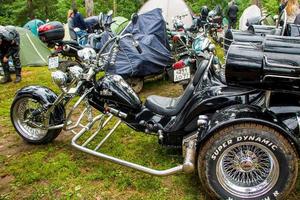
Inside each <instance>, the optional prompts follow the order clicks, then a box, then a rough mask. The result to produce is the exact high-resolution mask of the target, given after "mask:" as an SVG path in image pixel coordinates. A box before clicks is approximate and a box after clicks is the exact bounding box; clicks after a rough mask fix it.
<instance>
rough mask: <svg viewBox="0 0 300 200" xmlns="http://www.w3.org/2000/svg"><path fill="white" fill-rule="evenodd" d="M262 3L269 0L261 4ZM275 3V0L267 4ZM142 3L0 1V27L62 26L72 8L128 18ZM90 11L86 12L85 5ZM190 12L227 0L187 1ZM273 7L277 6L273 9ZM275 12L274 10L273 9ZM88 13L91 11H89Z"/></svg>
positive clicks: (224, 3) (223, 4)
mask: <svg viewBox="0 0 300 200" xmlns="http://www.w3.org/2000/svg"><path fill="white" fill-rule="evenodd" d="M236 1H237V3H238V5H239V7H240V10H241V12H242V11H243V9H244V8H245V7H247V6H248V5H249V2H250V0H236ZM263 1H265V2H267V1H269V0H263ZM270 1H272V2H273V1H276V0H270ZM145 2H146V0H26V1H24V0H14V1H11V0H0V11H1V12H0V24H1V25H8V24H13V25H18V26H23V25H24V24H25V23H26V22H27V21H29V20H30V18H33V17H36V18H38V19H41V20H46V19H50V20H51V21H54V20H57V21H61V22H63V23H66V21H67V11H68V10H69V9H71V8H74V7H76V8H77V9H78V11H79V12H80V13H81V14H83V15H84V16H89V15H91V14H96V15H98V14H99V13H100V12H104V13H105V12H107V11H109V10H112V9H114V8H115V10H116V13H115V16H123V17H126V18H130V16H131V15H132V13H135V12H137V11H138V10H139V8H140V7H141V6H142V5H143V4H144V3H145ZM91 3H93V5H94V9H92V7H91V9H86V7H89V5H92V4H91ZM187 3H188V4H189V5H190V7H191V9H192V10H193V11H194V12H195V13H199V11H200V7H201V6H203V5H207V6H209V7H210V9H213V8H214V7H215V5H217V4H219V5H221V7H222V8H223V9H224V8H226V6H227V4H228V1H227V0H187ZM114 6H115V7H114ZM276 7H277V6H276ZM276 9H277V8H276ZM90 10H92V11H90ZM93 11H94V12H93Z"/></svg>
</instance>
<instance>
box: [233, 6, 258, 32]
mask: <svg viewBox="0 0 300 200" xmlns="http://www.w3.org/2000/svg"><path fill="white" fill-rule="evenodd" d="M261 17H262V16H261V10H260V9H259V7H257V5H252V6H249V7H248V8H246V9H245V10H244V12H243V14H242V16H241V18H240V23H239V24H240V25H239V30H241V31H246V30H247V29H248V26H247V23H248V24H249V23H251V22H250V21H252V20H254V19H261Z"/></svg>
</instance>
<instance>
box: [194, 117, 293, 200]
mask: <svg viewBox="0 0 300 200" xmlns="http://www.w3.org/2000/svg"><path fill="white" fill-rule="evenodd" d="M198 172H199V177H200V180H201V182H202V184H203V186H204V187H205V188H206V189H207V191H208V193H209V195H210V196H211V197H213V198H214V199H217V198H218V199H250V200H254V199H284V198H285V197H286V196H287V195H288V194H289V193H290V192H291V190H292V189H293V188H294V186H295V182H296V179H297V174H298V158H297V154H296V152H295V150H294V148H293V146H292V145H291V144H290V143H289V141H288V140H287V139H286V138H285V137H283V136H282V134H280V133H279V132H277V131H276V130H274V129H272V128H269V127H267V126H262V125H259V124H253V123H245V124H240V125H234V126H230V127H228V128H224V129H223V130H220V131H218V132H216V133H215V134H214V135H213V137H211V138H210V139H209V140H208V141H207V142H206V143H205V144H204V146H203V148H201V149H200V153H199V156H198Z"/></svg>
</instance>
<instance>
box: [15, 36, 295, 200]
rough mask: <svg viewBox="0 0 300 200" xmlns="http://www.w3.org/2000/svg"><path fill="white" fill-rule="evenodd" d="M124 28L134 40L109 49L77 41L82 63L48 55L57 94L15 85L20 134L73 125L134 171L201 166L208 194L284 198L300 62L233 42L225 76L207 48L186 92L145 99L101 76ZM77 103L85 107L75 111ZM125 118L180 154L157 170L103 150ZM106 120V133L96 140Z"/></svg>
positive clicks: (38, 139)
mask: <svg viewBox="0 0 300 200" xmlns="http://www.w3.org/2000/svg"><path fill="white" fill-rule="evenodd" d="M125 37H127V38H132V39H133V37H132V35H131V34H125V35H123V36H116V37H114V38H112V39H110V40H109V42H108V43H107V44H106V45H105V46H104V47H103V49H105V48H109V51H104V50H103V49H102V50H101V51H100V52H99V53H98V54H96V52H95V51H94V50H93V49H89V48H84V49H83V50H80V51H79V52H78V55H80V57H81V60H83V62H82V63H80V65H75V66H71V67H68V68H67V69H59V68H57V67H58V63H56V64H55V62H54V61H51V62H50V63H51V64H50V65H49V68H50V69H51V70H53V72H52V78H53V81H54V82H55V83H56V84H57V85H58V86H59V88H60V89H61V94H60V95H57V94H55V93H54V92H53V91H52V90H51V89H49V88H46V87H43V86H28V87H25V88H23V89H21V90H19V91H18V92H17V93H16V96H15V99H14V101H13V104H12V106H11V120H12V123H13V125H14V127H15V129H16V131H17V133H18V134H19V135H20V136H21V137H22V138H23V139H24V140H25V141H27V142H29V143H31V144H46V143H49V142H51V141H53V140H54V139H55V138H56V137H57V136H58V135H59V134H60V132H61V131H62V130H64V131H72V132H74V133H75V134H76V135H75V136H74V137H73V139H72V146H74V147H75V148H77V149H79V150H81V151H83V152H86V153H89V154H92V155H94V156H97V157H99V158H102V159H105V160H108V161H111V162H114V163H117V164H120V165H123V166H126V167H129V168H132V169H135V170H138V171H142V172H145V173H148V174H151V175H155V176H168V175H173V174H177V173H182V172H183V173H194V172H198V175H199V178H200V180H201V182H202V187H204V188H205V189H206V190H207V191H208V193H207V194H209V195H210V196H212V197H213V198H214V199H217V198H218V199H251V200H254V199H284V198H285V197H286V196H287V195H288V194H289V193H290V191H291V190H292V189H293V188H294V185H295V181H296V179H297V174H298V153H299V149H300V146H299V136H300V134H299V130H300V129H299V123H300V115H299V113H300V106H299V100H300V96H299V91H300V89H299V78H298V75H299V67H297V66H293V65H291V64H278V63H275V62H273V61H272V60H270V59H268V57H267V56H266V55H265V54H264V52H263V51H262V50H261V48H258V47H255V46H253V45H252V46H251V45H249V46H243V45H240V44H236V45H234V44H233V45H232V46H231V48H230V50H229V53H228V56H227V65H226V79H227V84H224V83H222V81H220V80H219V78H218V77H217V76H216V75H215V71H214V69H213V67H212V63H213V55H212V56H210V57H209V58H208V59H206V60H203V59H199V60H197V65H198V67H197V71H196V73H195V76H194V77H193V80H192V81H191V82H190V84H189V85H188V86H187V88H186V90H185V91H184V93H183V94H182V96H180V97H178V98H168V97H162V96H150V97H148V98H147V99H146V101H145V102H144V103H142V102H141V100H140V98H139V97H138V96H137V95H136V93H135V92H134V91H133V89H132V88H131V87H130V86H129V85H128V84H127V83H126V82H125V81H124V80H123V78H122V77H121V76H118V75H111V74H109V73H100V74H102V75H101V76H100V75H99V72H101V71H104V72H105V71H106V70H107V68H109V67H113V66H114V63H115V58H116V54H118V46H119V43H120V41H122V39H124V38H125ZM133 40H134V39H133ZM133 44H135V45H136V46H135V47H136V50H137V52H140V53H141V52H142V51H141V48H140V47H139V46H138V43H137V42H136V41H135V42H133ZM103 52H107V53H103ZM50 59H51V58H50ZM294 72H295V73H294ZM97 74H98V76H96V75H97ZM99 76H100V77H99ZM72 103H74V105H73V106H72V107H71V108H70V109H69V110H68V111H67V109H66V108H67V105H69V106H68V107H70V105H72ZM80 107H81V108H84V110H83V112H82V113H81V114H80V115H79V116H78V114H77V115H75V114H74V113H76V110H77V109H79V108H80ZM95 110H96V111H97V113H95ZM75 116H77V120H75V121H72V120H74V117H75ZM112 122H114V123H115V124H111V123H112ZM121 123H124V124H126V125H128V127H130V128H131V129H133V130H135V131H139V132H144V133H146V134H151V135H156V136H157V138H158V141H159V143H160V144H161V145H163V146H167V147H177V148H178V147H179V148H181V149H182V152H183V157H184V161H183V163H182V164H180V165H178V166H175V167H173V168H170V169H166V170H155V169H151V168H149V167H146V166H142V165H138V164H136V163H132V162H129V161H125V160H121V159H119V158H116V157H113V156H110V155H107V154H104V153H101V152H100V149H101V147H102V145H103V144H104V143H105V142H106V141H107V139H108V138H109V137H110V136H111V135H112V134H113V133H114V131H115V130H116V129H117V128H118V126H119V125H120V124H121ZM109 124H110V125H109ZM105 127H106V128H107V127H108V129H109V132H108V133H107V135H106V136H104V138H103V139H102V140H101V141H97V139H99V135H103V134H104V132H103V130H104V129H105ZM141 145H142V144H141ZM116 148H117V147H116Z"/></svg>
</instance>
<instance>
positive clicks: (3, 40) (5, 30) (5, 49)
mask: <svg viewBox="0 0 300 200" xmlns="http://www.w3.org/2000/svg"><path fill="white" fill-rule="evenodd" d="M10 56H11V57H12V59H13V62H14V65H15V69H16V80H15V83H19V82H20V81H21V62H20V35H19V33H18V32H17V31H16V29H15V28H14V27H13V26H6V27H4V26H0V62H1V64H2V67H3V71H4V77H3V78H2V79H1V80H0V83H1V84H5V83H8V82H11V81H12V79H11V76H10V72H9V64H8V59H9V57H10Z"/></svg>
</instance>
